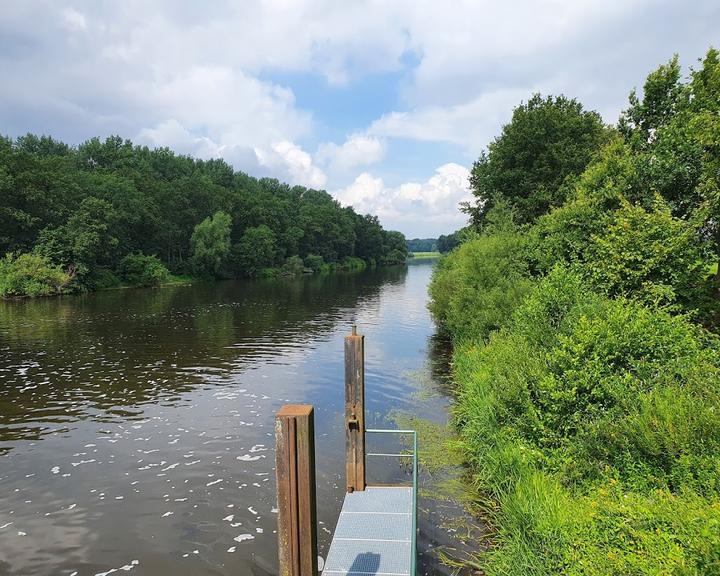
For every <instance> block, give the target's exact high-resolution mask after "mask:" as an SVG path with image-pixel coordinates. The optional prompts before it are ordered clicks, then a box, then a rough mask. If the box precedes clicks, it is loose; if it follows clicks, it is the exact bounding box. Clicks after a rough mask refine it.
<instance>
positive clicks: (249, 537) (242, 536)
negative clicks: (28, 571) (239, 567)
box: [233, 534, 255, 542]
mask: <svg viewBox="0 0 720 576" xmlns="http://www.w3.org/2000/svg"><path fill="white" fill-rule="evenodd" d="M233 540H235V542H243V541H244V540H255V536H253V535H252V534H240V535H239V536H235V538H233Z"/></svg>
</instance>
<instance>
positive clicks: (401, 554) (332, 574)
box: [323, 486, 415, 576]
mask: <svg viewBox="0 0 720 576" xmlns="http://www.w3.org/2000/svg"><path fill="white" fill-rule="evenodd" d="M413 506H414V498H413V489H412V488H410V487H378V486H368V487H367V488H366V489H365V490H364V491H362V492H352V493H349V494H346V495H345V502H344V503H343V507H342V511H341V512H340V518H339V519H338V523H337V527H336V528H335V534H334V536H333V541H332V543H331V544H330V552H329V553H328V557H327V561H326V562H325V569H324V570H323V576H340V575H342V576H411V570H412V565H413V562H412V556H413V555H414V554H415V551H414V550H412V547H413V544H414V540H413V538H412V531H413Z"/></svg>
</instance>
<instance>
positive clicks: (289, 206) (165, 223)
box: [0, 135, 406, 289]
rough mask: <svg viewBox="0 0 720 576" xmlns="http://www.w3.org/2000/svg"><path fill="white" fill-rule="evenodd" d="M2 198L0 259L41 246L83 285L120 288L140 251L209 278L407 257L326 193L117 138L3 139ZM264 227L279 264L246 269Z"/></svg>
mask: <svg viewBox="0 0 720 576" xmlns="http://www.w3.org/2000/svg"><path fill="white" fill-rule="evenodd" d="M0 197H2V199H3V202H2V206H0V255H2V254H5V253H7V252H10V251H12V252H30V251H35V250H36V251H37V252H39V253H41V254H43V255H45V256H46V257H48V258H50V260H51V262H53V263H55V264H60V265H61V266H63V267H65V268H66V269H69V270H71V273H72V275H73V286H74V287H75V288H78V289H94V288H100V287H103V286H108V285H112V284H114V282H115V281H113V280H112V278H111V275H112V274H113V273H114V272H116V271H117V270H118V268H119V265H120V262H121V261H122V259H123V258H124V257H125V256H127V255H128V254H136V253H143V254H155V255H157V257H158V259H159V260H160V261H161V262H162V263H163V264H164V265H165V266H166V267H167V268H168V269H169V270H170V271H171V272H172V273H174V274H187V273H191V272H192V273H195V274H201V275H203V276H206V277H218V276H219V277H227V276H241V275H248V274H257V273H259V270H261V269H263V268H265V267H268V266H270V267H272V266H276V265H278V264H279V263H282V262H284V260H285V259H286V258H288V257H292V256H299V257H300V258H303V259H304V258H305V257H306V256H308V255H310V254H314V255H318V256H320V257H322V258H323V262H325V264H327V266H326V267H325V268H324V269H329V268H331V265H332V264H334V263H340V262H342V261H343V260H344V259H345V258H346V257H348V256H352V257H356V258H361V259H363V260H364V261H365V262H367V263H372V262H379V263H388V264H391V263H397V262H401V261H404V258H405V254H406V246H405V239H404V237H403V236H402V235H401V234H399V233H397V232H389V231H386V230H384V229H383V228H382V226H381V225H380V222H379V221H378V219H377V217H375V216H371V215H364V216H363V215H359V214H356V213H355V212H354V211H353V210H352V209H351V208H347V207H342V206H341V205H340V204H339V203H338V202H337V201H336V200H335V199H334V198H333V197H332V196H331V195H330V194H328V193H326V192H324V191H320V190H311V189H307V188H303V187H301V186H294V187H291V186H288V185H287V184H283V183H281V182H278V181H277V180H273V179H270V178H263V179H256V178H253V177H251V176H248V175H247V174H243V173H241V172H233V170H232V168H231V167H230V166H228V165H227V164H226V163H225V162H223V161H222V160H208V161H205V160H195V159H193V158H190V157H187V156H176V155H175V154H173V153H172V152H171V151H170V150H168V149H166V148H161V149H156V150H150V149H148V148H146V147H140V146H133V144H132V143H131V142H130V141H128V140H123V139H122V138H119V137H117V136H112V137H110V138H107V139H106V140H104V141H103V140H100V139H98V138H93V139H91V140H89V141H87V142H85V143H83V144H81V145H80V146H78V147H77V148H73V147H70V146H67V145H65V144H63V143H61V142H57V141H55V140H53V139H52V138H48V137H41V138H40V137H36V136H33V135H27V136H24V137H21V138H18V139H17V140H16V141H14V142H13V141H11V140H10V139H8V138H3V137H0ZM218 212H223V213H224V214H227V215H229V217H230V231H229V239H230V246H231V247H232V251H231V253H230V254H227V252H226V250H225V246H226V242H225V238H226V237H227V234H226V231H225V226H224V224H223V225H222V226H220V225H219V223H216V224H215V226H213V225H212V224H213V215H214V214H217V213H218ZM206 219H210V224H206V223H204V221H205V220H206ZM198 226H199V227H200V229H199V231H196V227H198ZM260 226H265V227H267V229H269V230H270V231H271V233H272V235H273V237H274V243H275V246H274V252H273V255H272V258H260V259H259V260H260V264H259V267H258V264H257V263H254V262H246V263H245V264H246V266H245V267H243V265H242V262H241V260H242V259H241V258H240V257H239V255H238V254H237V250H238V248H239V247H240V246H241V244H242V240H243V237H244V236H245V234H246V232H247V231H248V230H251V229H256V228H258V227H260ZM221 229H222V230H221ZM196 232H197V233H196ZM194 233H196V234H195V240H194V241H193V243H192V244H191V238H192V236H193V234H194ZM252 236H253V233H252V232H251V233H250V237H252ZM245 256H247V254H245Z"/></svg>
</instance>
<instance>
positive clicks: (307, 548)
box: [275, 404, 318, 576]
mask: <svg viewBox="0 0 720 576" xmlns="http://www.w3.org/2000/svg"><path fill="white" fill-rule="evenodd" d="M275 448H276V450H275V474H276V478H277V496H278V558H279V561H280V576H317V573H318V569H317V564H318V555H317V512H316V503H315V423H314V414H313V407H312V406H308V405H292V404H289V405H286V406H283V407H282V408H281V409H280V411H279V412H278V413H277V415H276V416H275Z"/></svg>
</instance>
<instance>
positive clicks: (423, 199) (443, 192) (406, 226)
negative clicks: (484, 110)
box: [334, 163, 473, 237]
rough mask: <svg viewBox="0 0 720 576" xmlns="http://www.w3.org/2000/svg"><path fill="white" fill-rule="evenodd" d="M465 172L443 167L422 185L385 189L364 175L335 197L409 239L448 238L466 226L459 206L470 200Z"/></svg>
mask: <svg viewBox="0 0 720 576" xmlns="http://www.w3.org/2000/svg"><path fill="white" fill-rule="evenodd" d="M469 176H470V173H469V171H468V169H467V168H465V167H464V166H460V165H459V164H455V163H448V164H443V165H442V166H440V167H438V168H437V169H436V170H435V174H433V176H431V177H430V178H429V179H428V180H426V181H425V182H407V183H405V184H401V185H400V186H397V187H387V186H385V184H384V182H383V179H382V178H380V177H375V176H372V175H371V174H369V173H367V172H363V173H362V174H360V175H359V176H358V177H357V178H355V180H354V182H352V183H351V184H350V185H349V186H347V187H346V188H343V189H340V190H336V191H335V192H334V196H335V197H336V198H337V199H338V200H339V201H340V202H341V203H342V204H346V205H351V206H353V208H355V210H356V211H358V212H360V213H371V214H376V215H377V216H378V217H379V218H380V219H381V221H382V222H383V225H384V226H385V227H387V228H392V229H397V230H400V231H402V232H404V233H405V235H406V236H408V237H413V236H432V235H440V234H448V233H450V232H452V231H454V230H456V229H458V228H460V227H462V226H464V225H465V224H466V223H467V216H466V215H465V214H463V213H462V212H460V209H459V204H460V202H465V201H469V200H471V199H472V198H473V196H472V194H471V193H470V190H469V183H468V178H469Z"/></svg>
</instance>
